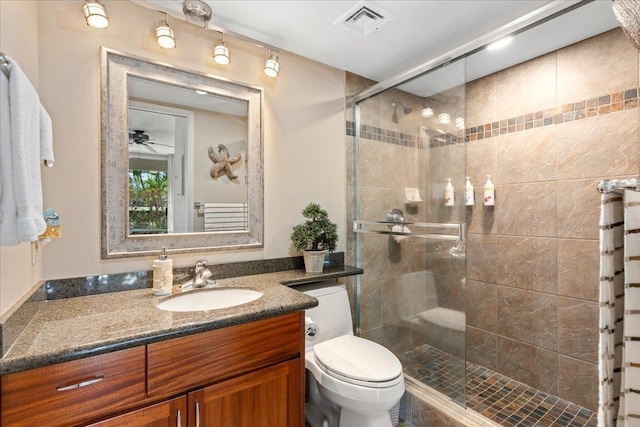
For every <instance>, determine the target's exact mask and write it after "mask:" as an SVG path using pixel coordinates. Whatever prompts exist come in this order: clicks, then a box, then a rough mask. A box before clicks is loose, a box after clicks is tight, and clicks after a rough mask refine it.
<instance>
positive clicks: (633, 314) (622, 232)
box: [598, 190, 640, 427]
mask: <svg viewBox="0 0 640 427" xmlns="http://www.w3.org/2000/svg"><path fill="white" fill-rule="evenodd" d="M623 200H624V202H623ZM599 344H600V349H599V354H600V361H599V366H598V367H599V379H600V395H599V408H598V425H599V426H600V427H614V426H617V427H640V193H638V192H635V191H629V190H627V191H625V195H624V198H623V196H622V195H620V194H615V193H610V194H603V195H602V206H601V212H600V343H599Z"/></svg>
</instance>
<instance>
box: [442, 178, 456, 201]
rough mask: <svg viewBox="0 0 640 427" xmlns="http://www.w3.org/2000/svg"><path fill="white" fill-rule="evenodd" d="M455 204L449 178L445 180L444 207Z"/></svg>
mask: <svg viewBox="0 0 640 427" xmlns="http://www.w3.org/2000/svg"><path fill="white" fill-rule="evenodd" d="M455 203H456V200H455V193H454V189H453V185H452V184H451V178H447V186H446V187H444V205H445V206H453V205H455Z"/></svg>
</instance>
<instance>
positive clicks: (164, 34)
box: [156, 13, 176, 49]
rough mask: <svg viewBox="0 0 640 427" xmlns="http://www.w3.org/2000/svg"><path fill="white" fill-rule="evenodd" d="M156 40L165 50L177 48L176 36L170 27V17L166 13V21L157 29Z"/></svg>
mask: <svg viewBox="0 0 640 427" xmlns="http://www.w3.org/2000/svg"><path fill="white" fill-rule="evenodd" d="M156 39H158V44H159V45H160V47H161V48H163V49H173V48H174V47H176V35H175V33H174V32H173V30H172V29H171V27H170V26H169V15H167V14H166V13H165V19H164V21H160V22H159V23H158V26H157V27H156Z"/></svg>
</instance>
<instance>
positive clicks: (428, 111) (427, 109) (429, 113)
mask: <svg viewBox="0 0 640 427" xmlns="http://www.w3.org/2000/svg"><path fill="white" fill-rule="evenodd" d="M420 114H422V117H424V118H425V119H428V118H429V117H433V108H430V107H429V106H428V105H427V102H426V101H425V103H424V108H423V109H422V110H421V111H420Z"/></svg>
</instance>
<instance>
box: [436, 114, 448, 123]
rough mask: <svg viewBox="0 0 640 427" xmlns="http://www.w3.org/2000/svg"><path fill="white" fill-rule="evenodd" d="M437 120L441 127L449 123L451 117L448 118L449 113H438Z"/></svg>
mask: <svg viewBox="0 0 640 427" xmlns="http://www.w3.org/2000/svg"><path fill="white" fill-rule="evenodd" d="M438 120H439V121H440V123H442V124H443V125H446V124H447V123H449V122H451V116H449V113H440V114H439V115H438Z"/></svg>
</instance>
